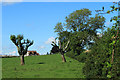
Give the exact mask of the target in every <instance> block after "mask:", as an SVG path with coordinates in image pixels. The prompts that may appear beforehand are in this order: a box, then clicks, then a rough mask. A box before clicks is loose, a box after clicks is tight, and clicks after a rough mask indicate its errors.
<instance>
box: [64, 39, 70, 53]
mask: <svg viewBox="0 0 120 80" xmlns="http://www.w3.org/2000/svg"><path fill="white" fill-rule="evenodd" d="M69 43H70V40H68V42H67V45H66V47H65V48H63V51H65V50H66V49H67V47H68V44H69Z"/></svg>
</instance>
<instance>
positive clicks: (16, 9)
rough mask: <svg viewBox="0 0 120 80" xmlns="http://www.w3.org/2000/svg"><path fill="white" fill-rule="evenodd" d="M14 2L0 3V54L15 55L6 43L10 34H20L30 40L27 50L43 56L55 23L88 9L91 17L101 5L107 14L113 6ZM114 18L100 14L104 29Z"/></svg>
mask: <svg viewBox="0 0 120 80" xmlns="http://www.w3.org/2000/svg"><path fill="white" fill-rule="evenodd" d="M5 1H7V0H5ZM11 1H12V0H11ZM17 1H19V2H17V3H15V0H14V1H13V2H12V3H10V2H7V3H3V6H2V54H5V55H6V54H7V55H18V53H17V48H16V46H15V45H14V44H13V43H12V42H11V41H10V35H11V34H14V35H18V34H23V35H24V38H25V39H27V38H28V39H30V40H34V44H33V45H32V46H30V47H29V50H36V51H37V52H38V53H40V54H41V55H42V54H46V53H47V52H49V51H50V50H51V47H52V46H51V45H50V44H51V42H52V41H54V38H55V37H57V34H56V33H54V27H55V25H56V24H57V23H58V22H65V17H66V16H68V15H69V14H70V13H72V12H73V11H76V10H80V9H83V8H88V9H89V10H91V11H92V14H93V15H92V16H94V15H95V14H96V12H95V10H99V9H101V7H103V6H104V7H105V10H106V11H107V10H108V9H110V6H111V5H113V4H112V2H45V3H44V2H23V0H17ZM24 1H25V0H24ZM31 1H32V0H31ZM45 1H48V0H45ZM52 1H55V0H52ZM66 1H68V0H66ZM75 1H77V0H75ZM116 1H117V0H116ZM114 15H118V14H117V13H113V14H110V15H104V17H105V18H106V23H105V25H107V27H110V26H111V25H112V24H111V23H110V22H109V20H110V18H111V17H112V16H114Z"/></svg>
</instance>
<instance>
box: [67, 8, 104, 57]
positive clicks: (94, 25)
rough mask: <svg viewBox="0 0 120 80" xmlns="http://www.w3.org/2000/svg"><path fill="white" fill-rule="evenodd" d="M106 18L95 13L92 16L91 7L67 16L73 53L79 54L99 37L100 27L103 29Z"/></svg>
mask: <svg viewBox="0 0 120 80" xmlns="http://www.w3.org/2000/svg"><path fill="white" fill-rule="evenodd" d="M104 22H105V18H104V17H103V16H99V15H95V17H91V11H90V10H89V9H85V8H84V9H81V10H76V11H74V12H73V13H71V14H70V15H68V16H67V17H66V28H67V30H68V31H70V35H71V37H70V38H69V39H70V41H71V42H70V50H71V52H72V53H73V55H75V56H78V55H80V53H82V52H83V51H84V50H85V48H86V46H87V47H88V49H90V47H91V46H92V44H93V43H94V42H95V40H96V39H98V36H97V33H98V29H99V30H102V29H103V28H104V27H105V26H104Z"/></svg>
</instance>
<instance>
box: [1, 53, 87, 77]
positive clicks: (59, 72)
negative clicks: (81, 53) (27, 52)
mask: <svg viewBox="0 0 120 80" xmlns="http://www.w3.org/2000/svg"><path fill="white" fill-rule="evenodd" d="M66 60H67V62H66V63H63V62H62V59H61V56H60V55H58V54H57V55H41V56H28V57H25V65H23V66H21V65H20V58H19V57H16V58H2V78H84V77H85V76H84V75H83V73H82V68H83V66H84V63H80V62H78V61H76V60H74V59H71V58H69V57H66Z"/></svg>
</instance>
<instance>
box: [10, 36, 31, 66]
mask: <svg viewBox="0 0 120 80" xmlns="http://www.w3.org/2000/svg"><path fill="white" fill-rule="evenodd" d="M10 39H11V41H12V42H13V43H14V44H15V45H16V47H17V50H18V53H19V55H20V59H21V65H24V64H25V61H24V55H25V54H26V53H27V50H28V47H29V46H31V45H32V44H33V41H30V40H28V39H26V40H25V39H24V37H23V35H17V36H15V35H11V36H10Z"/></svg>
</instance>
